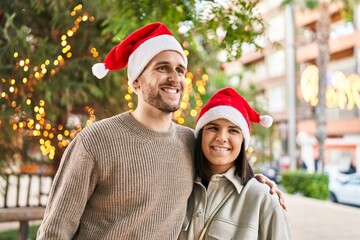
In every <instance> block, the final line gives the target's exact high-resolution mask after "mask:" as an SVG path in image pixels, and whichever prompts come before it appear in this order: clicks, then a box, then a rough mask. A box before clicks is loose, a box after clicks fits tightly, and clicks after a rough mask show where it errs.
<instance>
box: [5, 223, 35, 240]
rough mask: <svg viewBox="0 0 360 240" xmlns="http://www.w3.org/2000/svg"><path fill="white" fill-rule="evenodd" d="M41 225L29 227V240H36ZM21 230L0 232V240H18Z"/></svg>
mask: <svg viewBox="0 0 360 240" xmlns="http://www.w3.org/2000/svg"><path fill="white" fill-rule="evenodd" d="M39 226H40V225H32V226H30V227H29V237H28V240H35V239H36V232H37V230H38V228H39ZM18 234H19V229H11V230H7V231H4V232H0V240H16V239H18V238H17V237H18Z"/></svg>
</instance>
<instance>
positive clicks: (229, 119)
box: [179, 88, 291, 240]
mask: <svg viewBox="0 0 360 240" xmlns="http://www.w3.org/2000/svg"><path fill="white" fill-rule="evenodd" d="M250 122H256V123H260V124H261V125H263V126H265V127H270V126H271V124H272V118H271V117H270V116H260V115H259V114H258V113H257V112H256V111H254V110H253V109H252V108H251V107H250V105H249V104H248V103H247V102H246V100H245V99H244V98H242V97H241V95H240V94H238V93H237V92H236V91H235V90H234V89H232V88H225V89H222V90H220V91H218V92H217V93H215V94H214V95H213V96H212V97H211V98H210V100H209V101H208V102H207V103H206V104H205V105H204V107H203V109H202V110H201V112H200V115H199V118H198V119H197V121H196V127H195V135H196V136H197V145H196V150H195V151H196V152H195V166H196V175H197V178H196V180H195V183H194V188H193V193H192V195H191V197H190V199H189V203H188V213H187V219H186V220H185V222H184V228H183V229H184V231H183V232H181V234H180V237H179V238H180V239H222V240H224V239H242V240H251V239H278V240H286V239H291V232H290V225H289V220H288V216H287V214H286V211H285V210H284V209H283V208H282V207H281V205H280V203H279V201H278V199H277V197H276V196H274V195H271V194H269V193H268V187H267V186H266V185H264V184H262V183H259V182H258V181H257V180H256V179H255V178H253V177H254V172H253V170H252V168H251V166H250V164H249V162H248V161H247V158H246V150H247V148H248V146H249V142H250Z"/></svg>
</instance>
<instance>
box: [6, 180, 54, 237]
mask: <svg viewBox="0 0 360 240" xmlns="http://www.w3.org/2000/svg"><path fill="white" fill-rule="evenodd" d="M0 176H1V178H0V223H4V222H19V223H20V227H19V232H18V239H20V240H27V239H28V234H29V221H34V220H42V219H43V216H44V212H45V206H46V203H47V197H48V195H49V193H50V188H51V184H52V179H53V176H52V175H44V174H0ZM45 180H46V181H45Z"/></svg>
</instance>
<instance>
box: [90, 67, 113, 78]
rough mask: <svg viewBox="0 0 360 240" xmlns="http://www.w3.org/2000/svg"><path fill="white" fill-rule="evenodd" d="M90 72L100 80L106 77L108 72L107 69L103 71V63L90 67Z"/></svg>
mask: <svg viewBox="0 0 360 240" xmlns="http://www.w3.org/2000/svg"><path fill="white" fill-rule="evenodd" d="M92 72H93V74H94V75H95V76H96V77H97V78H98V79H101V78H103V77H105V76H106V74H107V73H108V72H109V69H105V64H104V63H96V64H94V66H93V67H92Z"/></svg>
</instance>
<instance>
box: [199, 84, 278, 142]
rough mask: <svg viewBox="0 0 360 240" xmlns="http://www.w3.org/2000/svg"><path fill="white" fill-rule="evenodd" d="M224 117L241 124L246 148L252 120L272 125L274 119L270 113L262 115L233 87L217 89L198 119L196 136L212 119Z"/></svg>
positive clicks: (238, 124)
mask: <svg viewBox="0 0 360 240" xmlns="http://www.w3.org/2000/svg"><path fill="white" fill-rule="evenodd" d="M220 118H224V119H227V120H229V121H230V122H232V123H234V124H235V125H237V126H239V127H240V129H241V131H242V133H243V135H244V141H245V149H247V148H248V147H249V143H250V122H254V123H260V124H261V125H262V126H264V127H267V128H268V127H271V125H272V122H273V119H272V117H270V116H268V115H264V116H261V115H260V114H259V113H257V112H256V111H255V110H254V109H253V108H252V107H251V106H250V105H249V103H248V102H247V101H246V100H245V99H244V98H243V97H242V96H241V95H240V94H239V93H238V92H237V91H235V90H234V89H233V88H224V89H221V90H219V91H217V92H216V93H215V94H214V95H213V96H212V97H211V98H210V99H209V101H208V102H207V103H206V104H205V105H204V107H203V108H202V109H201V111H200V114H199V117H198V119H197V120H196V126H195V136H196V137H197V135H198V134H199V131H200V129H201V128H203V127H204V126H205V125H206V124H208V123H209V122H211V121H214V120H217V119H220Z"/></svg>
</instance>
